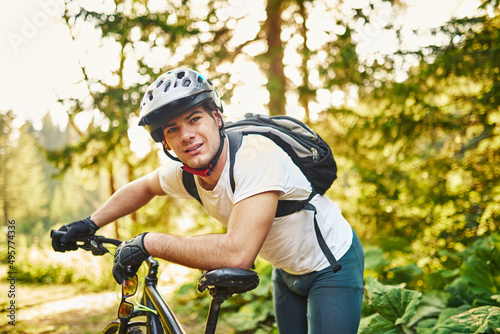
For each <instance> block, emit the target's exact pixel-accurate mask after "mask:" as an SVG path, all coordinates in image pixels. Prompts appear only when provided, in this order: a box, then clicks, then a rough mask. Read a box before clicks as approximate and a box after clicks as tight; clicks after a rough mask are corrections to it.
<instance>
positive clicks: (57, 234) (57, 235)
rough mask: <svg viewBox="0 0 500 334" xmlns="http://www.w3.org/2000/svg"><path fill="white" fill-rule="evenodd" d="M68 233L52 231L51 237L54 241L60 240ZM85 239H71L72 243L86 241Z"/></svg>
mask: <svg viewBox="0 0 500 334" xmlns="http://www.w3.org/2000/svg"><path fill="white" fill-rule="evenodd" d="M66 233H67V231H56V230H50V237H51V238H52V239H54V240H59V239H61V238H62V237H63V236H64V235H65V234H66ZM85 240H86V239H85V237H74V238H72V239H71V241H85Z"/></svg>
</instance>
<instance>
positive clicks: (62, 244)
mask: <svg viewBox="0 0 500 334" xmlns="http://www.w3.org/2000/svg"><path fill="white" fill-rule="evenodd" d="M98 229H99V226H97V225H96V224H95V223H94V222H93V221H92V219H90V217H87V218H85V219H83V220H77V221H76V222H72V223H70V224H68V225H64V226H63V227H61V228H60V229H59V231H61V232H66V234H64V236H63V237H62V238H61V239H52V248H53V249H54V250H55V251H56V252H65V251H70V250H77V249H78V246H77V245H76V242H75V241H71V239H73V238H76V237H87V236H89V235H94V234H95V232H96V231H97V230H98Z"/></svg>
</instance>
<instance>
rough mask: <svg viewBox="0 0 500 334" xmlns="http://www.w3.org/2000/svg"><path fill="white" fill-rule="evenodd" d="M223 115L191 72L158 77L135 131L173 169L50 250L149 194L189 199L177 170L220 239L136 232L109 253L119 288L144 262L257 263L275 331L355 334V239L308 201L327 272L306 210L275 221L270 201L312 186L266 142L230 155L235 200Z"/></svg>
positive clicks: (332, 213)
mask: <svg viewBox="0 0 500 334" xmlns="http://www.w3.org/2000/svg"><path fill="white" fill-rule="evenodd" d="M221 113H222V104H221V102H220V98H219V96H218V94H217V92H216V90H215V89H214V88H213V85H212V83H211V82H210V80H208V79H206V78H205V77H203V76H202V75H201V74H199V73H198V72H195V71H192V70H188V69H179V70H175V71H170V72H167V73H166V74H164V75H161V76H160V77H159V78H158V79H157V80H156V81H155V82H154V83H153V84H152V85H151V86H150V87H149V88H148V90H147V92H146V94H145V96H144V99H143V101H142V102H141V121H140V123H139V124H140V125H143V126H144V127H145V128H146V129H147V130H148V131H149V132H150V134H151V136H152V137H153V139H154V140H155V141H157V142H162V143H163V146H164V149H165V153H167V155H168V156H169V157H171V158H172V159H175V160H178V162H176V163H173V164H170V165H168V166H166V167H161V168H159V169H157V170H155V171H154V172H152V173H150V174H148V175H145V176H143V177H141V178H139V179H138V180H136V181H133V182H131V183H129V184H128V185H126V186H124V187H123V188H121V189H119V190H118V191H117V192H116V193H115V194H114V195H113V196H112V197H111V198H110V199H109V200H108V201H107V202H106V203H105V204H104V205H103V206H102V207H101V208H100V209H98V210H97V211H96V212H94V213H93V214H92V215H91V216H90V217H88V218H86V219H84V220H81V221H77V222H73V223H71V224H68V225H65V226H63V227H61V229H60V230H62V231H67V233H66V235H65V236H64V237H63V238H61V239H60V240H54V241H53V247H54V249H55V250H56V251H65V250H72V249H75V248H76V247H75V244H74V243H73V242H71V241H70V240H71V238H73V237H75V236H85V235H91V234H94V233H95V232H96V231H97V229H99V228H100V227H102V226H104V225H106V224H108V223H110V222H112V221H114V220H116V219H118V218H120V217H123V216H125V215H127V214H130V213H132V212H134V211H136V210H137V209H139V208H140V207H142V206H143V205H145V204H146V203H148V202H149V201H150V200H151V199H152V198H153V197H154V196H157V195H165V194H168V195H170V196H175V197H182V198H192V196H191V195H189V193H188V192H187V190H186V189H185V187H184V185H183V181H182V173H183V171H182V169H184V170H186V171H188V172H190V173H192V174H194V175H195V177H194V179H195V183H196V187H197V189H198V193H199V196H200V198H201V200H202V202H203V205H204V207H205V208H206V210H207V211H208V213H209V214H210V215H212V216H213V217H215V218H216V219H217V220H218V221H219V222H220V223H221V224H222V225H224V226H225V227H226V228H227V232H226V233H224V234H208V235H199V236H195V237H189V238H187V237H180V236H174V235H170V234H164V233H143V234H141V235H139V236H137V237H135V238H133V239H132V240H130V241H127V242H124V243H122V245H121V246H120V247H119V248H118V249H117V252H116V254H115V263H114V267H113V275H114V277H115V279H116V280H117V282H119V283H120V282H121V281H122V280H123V278H124V277H125V276H126V274H125V270H126V269H127V268H131V269H132V271H137V270H138V268H139V266H140V265H141V263H142V262H143V261H144V260H145V259H146V258H147V257H149V256H150V255H152V256H154V257H158V258H162V259H165V260H167V261H170V262H175V263H178V264H181V265H185V266H188V267H192V268H198V269H205V270H211V269H217V268H225V267H237V268H247V269H248V268H250V267H251V266H252V264H253V263H254V260H255V258H256V257H257V255H260V256H261V257H262V258H264V259H266V260H267V261H269V262H270V263H271V264H272V265H273V266H274V267H275V269H274V272H273V299H274V306H275V314H276V319H277V324H278V328H279V330H280V332H281V333H285V334H289V333H342V334H344V333H356V332H357V328H358V325H359V320H360V315H361V301H362V295H363V270H364V256H363V250H362V247H361V244H360V242H359V239H358V238H357V236H356V234H355V233H354V231H353V230H352V228H351V227H350V225H349V223H348V222H347V221H346V220H345V219H344V218H343V217H342V214H341V212H340V209H338V207H337V206H336V205H335V204H334V203H333V202H332V201H331V200H330V199H329V198H327V197H326V196H320V195H316V196H314V197H313V198H312V199H311V201H310V203H312V204H313V205H314V206H315V207H316V209H317V221H318V225H319V227H320V229H321V231H322V235H323V236H324V239H325V240H326V243H327V244H328V247H329V248H330V250H331V252H332V253H333V255H334V256H335V258H336V259H337V260H338V262H339V263H340V264H341V265H342V270H340V271H338V272H336V273H334V272H333V271H332V268H331V267H330V264H329V262H328V260H327V258H326V257H325V255H324V254H323V252H322V251H321V249H320V247H319V245H318V241H317V239H316V236H315V231H314V224H313V219H314V216H313V213H312V212H311V211H306V210H302V211H298V212H296V213H293V214H290V215H286V216H283V217H275V213H276V208H277V205H278V200H305V199H307V198H308V197H309V195H310V194H311V191H312V188H311V185H310V183H309V181H308V180H307V178H306V177H305V176H304V175H303V173H302V172H301V171H300V169H299V168H298V167H297V166H296V165H295V164H294V163H293V162H292V160H291V159H290V157H289V156H288V155H287V154H286V153H285V152H284V151H283V150H282V149H281V148H280V147H278V146H277V145H276V144H274V143H273V142H272V141H271V140H269V139H267V138H265V137H262V136H259V135H248V136H244V138H243V141H242V144H241V147H240V148H239V150H238V151H237V154H236V157H235V163H234V182H235V190H234V192H233V190H232V188H231V185H230V180H229V155H228V154H229V145H228V140H229V138H227V136H226V135H225V133H224V130H223V128H224V120H223V117H222V115H221ZM170 152H173V153H175V157H174V156H173V155H172V154H171V153H170ZM181 167H182V169H181Z"/></svg>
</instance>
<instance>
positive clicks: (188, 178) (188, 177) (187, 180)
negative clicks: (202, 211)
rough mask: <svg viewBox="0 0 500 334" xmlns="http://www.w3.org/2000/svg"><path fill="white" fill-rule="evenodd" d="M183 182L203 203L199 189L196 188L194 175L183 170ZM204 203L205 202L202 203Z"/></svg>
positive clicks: (192, 194) (191, 193) (190, 192)
mask: <svg viewBox="0 0 500 334" xmlns="http://www.w3.org/2000/svg"><path fill="white" fill-rule="evenodd" d="M182 183H183V184H184V188H186V190H187V192H188V193H189V194H190V195H191V196H193V197H194V198H195V199H196V200H197V201H198V202H200V203H201V198H200V194H198V189H197V188H196V183H195V182H194V175H193V174H191V173H189V172H186V171H185V170H184V169H183V170H182ZM201 205H203V203H201Z"/></svg>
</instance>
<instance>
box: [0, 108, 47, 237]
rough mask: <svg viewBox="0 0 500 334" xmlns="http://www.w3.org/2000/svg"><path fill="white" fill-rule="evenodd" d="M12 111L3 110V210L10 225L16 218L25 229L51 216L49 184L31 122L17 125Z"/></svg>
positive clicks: (20, 230)
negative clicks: (47, 185)
mask: <svg viewBox="0 0 500 334" xmlns="http://www.w3.org/2000/svg"><path fill="white" fill-rule="evenodd" d="M14 120H15V117H14V114H13V112H12V111H8V112H0V125H1V126H0V128H1V129H2V132H0V158H1V163H0V203H1V206H0V212H1V213H2V217H3V220H4V224H5V225H6V226H7V225H8V222H9V221H11V220H15V221H16V223H17V224H16V226H17V228H16V229H17V232H18V233H25V232H27V231H29V230H30V229H31V228H32V227H33V226H35V225H36V224H37V223H41V224H43V220H44V219H45V217H46V216H47V214H48V212H47V208H46V205H47V203H48V198H47V196H46V184H45V179H44V175H43V169H42V156H41V154H40V152H39V151H38V150H37V145H36V142H35V139H34V138H33V135H32V134H31V133H30V132H29V131H28V130H29V124H24V125H23V126H21V127H19V128H18V127H17V126H15V125H14Z"/></svg>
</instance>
